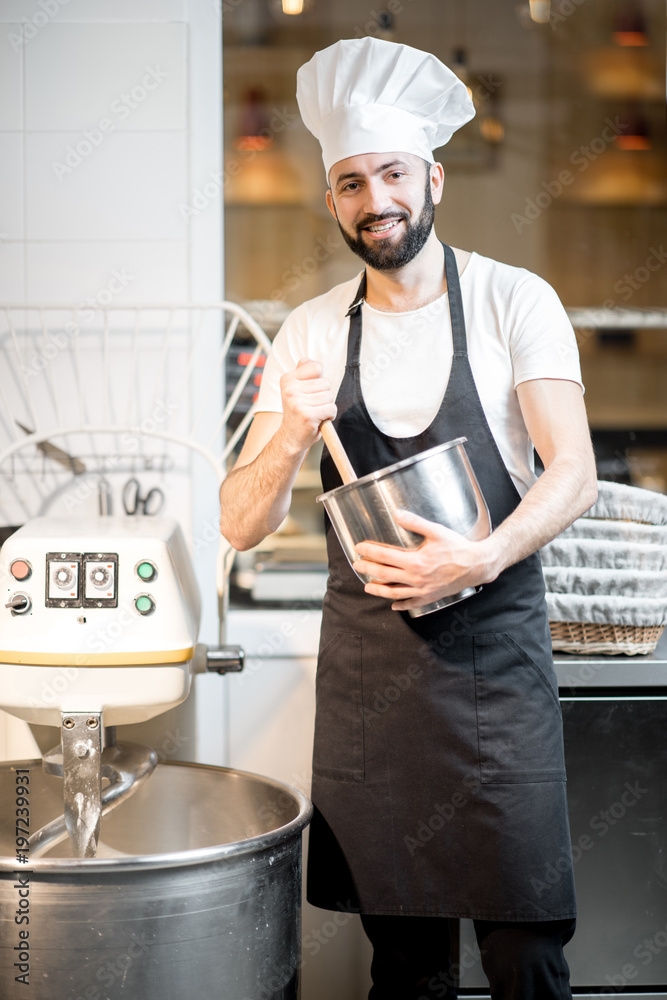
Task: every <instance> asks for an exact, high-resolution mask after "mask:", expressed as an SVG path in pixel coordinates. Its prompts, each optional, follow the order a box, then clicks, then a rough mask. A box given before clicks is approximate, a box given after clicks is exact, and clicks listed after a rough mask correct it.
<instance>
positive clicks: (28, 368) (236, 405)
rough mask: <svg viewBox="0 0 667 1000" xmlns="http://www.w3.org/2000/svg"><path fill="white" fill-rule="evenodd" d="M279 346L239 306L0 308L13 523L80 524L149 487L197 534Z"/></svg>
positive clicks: (2, 440)
mask: <svg viewBox="0 0 667 1000" xmlns="http://www.w3.org/2000/svg"><path fill="white" fill-rule="evenodd" d="M270 346H271V345H270V340H269V338H268V337H267V335H266V334H265V333H264V331H263V330H262V328H261V327H260V326H259V325H258V323H257V322H256V321H255V320H254V319H253V318H252V316H251V315H250V314H249V313H248V312H247V311H246V310H245V309H244V308H243V307H241V306H239V305H237V304H236V303H234V302H224V301H223V302H212V303H190V304H187V305H183V304H168V305H164V304H150V303H135V304H123V305H119V304H118V305H117V304H109V305H108V306H104V307H98V308H95V309H93V308H87V307H85V306H81V305H80V304H67V305H62V304H60V305H58V304H56V305H51V304H41V305H25V304H4V305H3V304H0V522H2V523H4V524H5V525H13V524H22V523H23V522H24V521H26V520H27V519H29V518H31V517H35V516H37V515H39V514H43V513H47V512H48V513H50V514H51V513H54V512H55V513H58V514H64V515H65V516H67V515H76V514H77V513H80V512H81V501H80V500H79V499H78V498H79V497H81V495H82V494H84V495H86V496H88V495H90V496H88V502H89V503H90V502H93V501H96V500H97V499H98V496H99V497H100V498H101V495H102V487H103V484H104V483H107V485H108V482H109V481H110V480H111V481H113V480H114V478H118V477H121V476H124V477H127V475H128V474H129V475H131V476H140V475H142V474H145V473H148V474H150V475H152V476H159V477H160V479H161V481H162V483H163V484H164V483H168V482H169V481H171V483H172V487H173V488H172V489H171V493H170V497H171V499H172V500H173V501H174V502H173V504H172V510H173V513H174V514H175V516H179V515H180V519H181V520H183V521H184V522H187V515H188V513H189V511H190V510H191V503H192V497H191V493H192V489H193V483H195V484H196V482H197V475H199V476H200V478H201V472H199V473H197V468H198V463H201V461H203V463H204V465H205V466H208V467H209V468H210V469H211V470H212V471H213V474H214V476H215V477H216V479H217V482H218V484H219V483H220V482H221V481H222V479H223V478H224V476H225V471H226V466H227V463H228V461H229V459H230V456H232V454H233V453H234V451H235V449H236V448H237V446H238V445H239V443H240V442H241V440H242V438H243V435H244V433H245V431H246V430H247V428H248V426H249V424H250V422H251V420H252V417H253V413H254V399H255V397H256V391H257V384H258V382H259V379H260V378H261V370H262V366H263V363H264V360H265V358H266V354H267V352H268V350H269V349H270ZM174 484H178V485H174ZM77 491H78V492H77ZM93 494H94V495H93ZM91 497H92V500H91ZM171 512H172V511H171V510H170V513H171ZM230 555H231V552H230V550H229V547H226V546H225V545H224V543H223V544H222V545H221V553H220V561H219V562H220V566H221V569H220V572H219V574H218V591H219V594H220V593H221V591H222V589H223V586H224V583H223V580H224V575H225V567H226V566H228V565H230V558H229V557H230Z"/></svg>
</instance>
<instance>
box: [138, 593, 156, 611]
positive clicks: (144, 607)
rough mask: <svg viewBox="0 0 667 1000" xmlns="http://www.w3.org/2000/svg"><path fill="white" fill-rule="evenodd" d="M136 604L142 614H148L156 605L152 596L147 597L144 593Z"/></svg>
mask: <svg viewBox="0 0 667 1000" xmlns="http://www.w3.org/2000/svg"><path fill="white" fill-rule="evenodd" d="M134 606H135V608H136V609H137V611H138V612H139V614H141V615H147V614H148V613H149V612H151V611H152V610H153V608H154V607H155V605H154V603H153V601H152V600H151V599H150V597H146V595H145V594H142V595H141V597H137V599H136V601H135V602H134Z"/></svg>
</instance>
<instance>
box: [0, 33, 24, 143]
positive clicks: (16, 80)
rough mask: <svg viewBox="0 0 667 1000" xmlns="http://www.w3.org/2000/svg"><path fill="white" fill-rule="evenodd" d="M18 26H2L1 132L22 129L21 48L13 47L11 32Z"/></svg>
mask: <svg viewBox="0 0 667 1000" xmlns="http://www.w3.org/2000/svg"><path fill="white" fill-rule="evenodd" d="M17 30H18V25H16V24H2V25H0V131H4V130H5V129H12V130H14V129H20V128H21V127H22V125H21V122H22V107H21V60H22V58H23V56H22V52H21V46H20V45H17V46H15V47H13V46H12V44H11V41H10V32H11V31H14V33H16V31H17Z"/></svg>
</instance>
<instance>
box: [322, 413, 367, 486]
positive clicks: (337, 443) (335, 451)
mask: <svg viewBox="0 0 667 1000" xmlns="http://www.w3.org/2000/svg"><path fill="white" fill-rule="evenodd" d="M320 433H321V435H322V439H323V441H324V443H325V445H326V446H327V448H328V449H329V453H330V454H331V457H332V458H333V460H334V465H335V466H336V468H337V469H338V472H339V473H340V478H341V479H342V480H343V483H344V484H347V483H354V482H356V480H357V479H358V478H359V477H358V476H357V474H356V472H355V471H354V469H353V468H352V463H351V462H350V460H349V458H348V457H347V452H346V451H345V449H344V448H343V443H342V441H341V439H340V438H339V437H338V431H337V430H336V428H335V427H334V425H333V424H332V422H331V421H330V420H323V421H322V423H321V424H320Z"/></svg>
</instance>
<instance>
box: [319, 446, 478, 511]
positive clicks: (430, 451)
mask: <svg viewBox="0 0 667 1000" xmlns="http://www.w3.org/2000/svg"><path fill="white" fill-rule="evenodd" d="M467 440H468V438H467V437H458V438H453V439H452V440H451V441H445V443H444V444H436V445H435V446H434V447H433V448H427V450H426V451H420V452H418V454H416V455H411V456H410V458H402V459H401V460H400V462H394V463H393V465H387V466H385V468H384V469H378V471H377V472H369V473H368V474H367V475H365V476H361V478H360V479H355V480H354V482H353V483H343V485H342V486H336V488H335V489H333V490H329V491H328V492H327V493H321V494H320V496H318V497H316V499H317V502H318V503H323V502H324V501H325V500H328V499H329V498H330V497H334V496H339V495H340V494H341V493H347V492H349V491H350V490H354V489H356V487H357V486H363V485H364V484H367V483H372V482H377V481H378V480H379V479H384V477H385V476H388V475H390V474H391V473H392V472H396V471H397V470H398V469H404V468H406V466H408V465H415V464H416V463H417V462H420V461H421V460H422V459H423V458H430V457H431V456H432V455H436V454H437V453H438V452H440V451H448V450H449V449H450V448H456V447H458V446H459V445H460V444H464V443H465V442H466V441H467Z"/></svg>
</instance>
